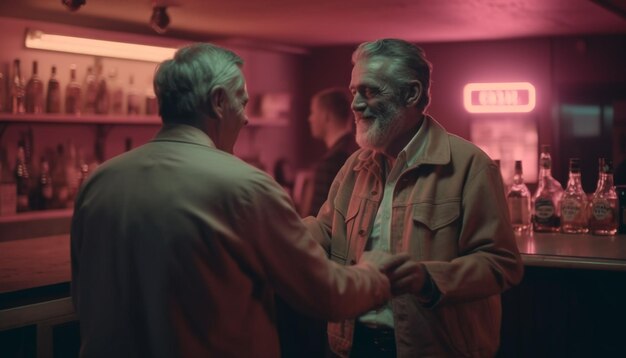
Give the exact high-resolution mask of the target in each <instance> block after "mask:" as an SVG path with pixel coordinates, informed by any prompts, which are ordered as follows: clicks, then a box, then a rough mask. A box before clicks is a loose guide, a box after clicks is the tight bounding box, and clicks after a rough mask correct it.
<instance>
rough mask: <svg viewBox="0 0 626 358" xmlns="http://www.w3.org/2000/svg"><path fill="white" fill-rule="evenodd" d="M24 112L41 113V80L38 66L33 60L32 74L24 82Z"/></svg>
mask: <svg viewBox="0 0 626 358" xmlns="http://www.w3.org/2000/svg"><path fill="white" fill-rule="evenodd" d="M25 105H26V113H42V112H43V109H44V107H43V106H44V103H43V81H41V78H39V66H38V64H37V61H33V74H32V75H31V76H30V79H29V80H28V83H27V84H26V104H25Z"/></svg>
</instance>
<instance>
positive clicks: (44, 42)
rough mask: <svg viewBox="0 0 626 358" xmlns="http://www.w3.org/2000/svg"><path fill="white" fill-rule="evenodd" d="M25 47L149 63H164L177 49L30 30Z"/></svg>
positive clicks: (27, 33)
mask: <svg viewBox="0 0 626 358" xmlns="http://www.w3.org/2000/svg"><path fill="white" fill-rule="evenodd" d="M25 46H26V47H27V48H32V49H39V50H49V51H59V52H67V53H78V54H82V55H93V56H103V57H113V58H122V59H127V60H137V61H148V62H162V61H164V60H167V59H170V58H172V57H174V53H175V52H176V49H175V48H170V47H160V46H148V45H140V44H134V43H126V42H116V41H105V40H96V39H89V38H83V37H74V36H63V35H53V34H47V33H44V32H43V31H38V30H30V29H29V30H27V32H26V39H25Z"/></svg>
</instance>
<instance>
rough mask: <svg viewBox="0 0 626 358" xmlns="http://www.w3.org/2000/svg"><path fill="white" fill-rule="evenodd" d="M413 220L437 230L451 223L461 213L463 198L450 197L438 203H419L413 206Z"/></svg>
mask: <svg viewBox="0 0 626 358" xmlns="http://www.w3.org/2000/svg"><path fill="white" fill-rule="evenodd" d="M411 214H412V217H413V221H415V222H417V223H420V224H422V225H424V226H426V227H427V228H428V229H429V230H431V231H436V230H438V229H440V228H442V227H444V226H446V225H450V224H451V223H453V222H454V221H456V219H458V218H459V215H460V214H461V199H450V200H447V201H443V202H438V203H417V204H413V205H412V206H411Z"/></svg>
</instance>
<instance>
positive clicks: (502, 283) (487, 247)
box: [424, 163, 524, 304]
mask: <svg viewBox="0 0 626 358" xmlns="http://www.w3.org/2000/svg"><path fill="white" fill-rule="evenodd" d="M461 220H462V224H461V228H460V232H459V241H458V250H459V257H458V258H455V259H453V260H451V261H450V262H439V261H425V262H424V265H425V266H426V268H427V270H428V272H429V274H430V276H431V278H432V280H433V281H434V284H435V285H436V286H437V288H438V290H439V292H440V294H441V295H440V297H439V301H438V302H437V303H436V304H443V303H446V302H459V301H467V300H472V299H479V298H484V297H488V296H491V295H495V294H499V293H501V292H503V291H504V290H506V289H508V288H510V287H511V286H513V285H515V284H517V283H519V282H520V281H521V279H522V276H523V271H524V266H523V263H522V261H521V258H520V254H519V252H518V249H517V244H516V242H515V235H514V233H513V229H512V227H511V223H510V219H509V214H508V208H507V205H506V199H505V197H504V186H503V183H502V178H501V176H500V171H499V170H498V168H497V167H496V166H495V164H492V163H489V164H486V165H484V166H482V167H481V168H479V169H476V170H475V172H474V173H472V172H471V171H470V175H469V177H468V179H467V181H466V183H465V188H464V189H463V195H462V214H461Z"/></svg>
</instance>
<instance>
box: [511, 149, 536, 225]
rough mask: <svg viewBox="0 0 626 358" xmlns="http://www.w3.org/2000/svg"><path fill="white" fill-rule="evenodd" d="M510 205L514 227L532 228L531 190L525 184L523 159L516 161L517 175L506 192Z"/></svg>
mask: <svg viewBox="0 0 626 358" xmlns="http://www.w3.org/2000/svg"><path fill="white" fill-rule="evenodd" d="M506 201H507V204H508V206H509V215H510V217H511V224H512V225H513V229H514V230H515V231H518V232H523V231H527V230H528V229H529V228H530V201H531V200H530V191H529V190H528V187H527V186H526V184H524V175H523V170H522V161H521V160H516V161H515V175H514V176H513V184H511V187H510V188H509V190H508V192H507V194H506Z"/></svg>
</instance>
